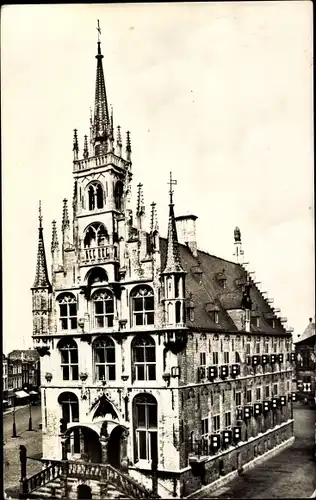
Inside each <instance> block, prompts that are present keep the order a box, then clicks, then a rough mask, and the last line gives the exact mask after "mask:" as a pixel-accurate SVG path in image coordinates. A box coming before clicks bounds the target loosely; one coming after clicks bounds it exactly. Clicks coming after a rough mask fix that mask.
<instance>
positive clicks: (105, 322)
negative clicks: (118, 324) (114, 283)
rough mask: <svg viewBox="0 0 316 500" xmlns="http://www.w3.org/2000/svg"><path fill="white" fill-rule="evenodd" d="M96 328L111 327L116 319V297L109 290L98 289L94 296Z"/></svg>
mask: <svg viewBox="0 0 316 500" xmlns="http://www.w3.org/2000/svg"><path fill="white" fill-rule="evenodd" d="M92 302H93V322H94V328H111V327H112V326H113V321H114V298H113V294H112V293H111V292H110V291H109V290H98V291H97V292H95V293H94V294H93V296H92Z"/></svg>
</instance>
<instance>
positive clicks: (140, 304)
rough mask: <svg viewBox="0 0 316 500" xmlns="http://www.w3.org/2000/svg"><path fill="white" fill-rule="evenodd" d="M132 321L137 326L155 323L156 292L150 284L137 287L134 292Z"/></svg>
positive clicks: (132, 294)
mask: <svg viewBox="0 0 316 500" xmlns="http://www.w3.org/2000/svg"><path fill="white" fill-rule="evenodd" d="M131 297H132V321H133V324H134V325H136V326H140V325H153V324H154V321H155V302H154V292H153V290H152V288H150V287H149V286H139V287H136V288H135V289H134V290H133V291H132V293H131Z"/></svg>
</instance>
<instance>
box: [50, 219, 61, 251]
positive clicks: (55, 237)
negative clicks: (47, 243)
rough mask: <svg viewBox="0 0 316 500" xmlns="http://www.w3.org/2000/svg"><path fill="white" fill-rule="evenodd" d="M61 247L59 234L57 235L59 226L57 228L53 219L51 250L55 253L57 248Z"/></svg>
mask: <svg viewBox="0 0 316 500" xmlns="http://www.w3.org/2000/svg"><path fill="white" fill-rule="evenodd" d="M58 249H59V243H58V235H57V228H56V221H55V220H53V221H52V244H51V251H52V253H54V251H55V250H58Z"/></svg>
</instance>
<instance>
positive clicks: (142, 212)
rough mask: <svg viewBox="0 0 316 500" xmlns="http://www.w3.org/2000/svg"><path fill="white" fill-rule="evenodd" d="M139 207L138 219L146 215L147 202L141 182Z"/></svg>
mask: <svg viewBox="0 0 316 500" xmlns="http://www.w3.org/2000/svg"><path fill="white" fill-rule="evenodd" d="M137 188H138V189H137V207H136V217H141V216H142V215H145V202H144V193H143V185H142V183H141V182H140V183H139V184H137Z"/></svg>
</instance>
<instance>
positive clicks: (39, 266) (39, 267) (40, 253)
mask: <svg viewBox="0 0 316 500" xmlns="http://www.w3.org/2000/svg"><path fill="white" fill-rule="evenodd" d="M38 219H39V227H38V247H37V261H36V272H35V280H34V284H33V288H49V289H50V288H51V284H50V281H49V278H48V271H47V263H46V255H45V246H44V236H43V225H42V222H43V217H42V206H41V202H39V210H38Z"/></svg>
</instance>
